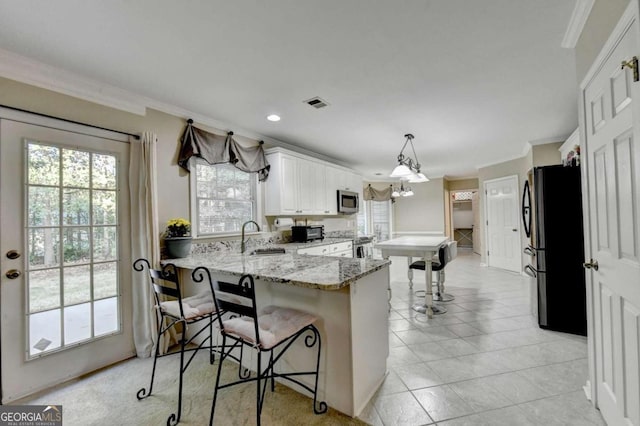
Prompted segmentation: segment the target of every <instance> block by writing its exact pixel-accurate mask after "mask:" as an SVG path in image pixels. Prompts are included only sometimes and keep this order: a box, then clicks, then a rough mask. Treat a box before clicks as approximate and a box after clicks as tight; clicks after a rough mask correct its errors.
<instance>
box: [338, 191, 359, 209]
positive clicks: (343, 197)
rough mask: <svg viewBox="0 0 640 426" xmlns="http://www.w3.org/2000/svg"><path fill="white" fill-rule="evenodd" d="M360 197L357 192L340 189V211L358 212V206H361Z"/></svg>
mask: <svg viewBox="0 0 640 426" xmlns="http://www.w3.org/2000/svg"><path fill="white" fill-rule="evenodd" d="M359 198H360V197H359V196H358V193H357V192H352V191H343V190H342V189H338V213H343V214H354V213H358V207H359V206H360V200H359Z"/></svg>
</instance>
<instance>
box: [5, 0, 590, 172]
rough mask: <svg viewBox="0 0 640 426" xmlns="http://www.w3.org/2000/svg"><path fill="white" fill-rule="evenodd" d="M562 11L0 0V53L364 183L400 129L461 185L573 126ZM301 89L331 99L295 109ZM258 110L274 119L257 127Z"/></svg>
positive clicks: (361, 1)
mask: <svg viewBox="0 0 640 426" xmlns="http://www.w3.org/2000/svg"><path fill="white" fill-rule="evenodd" d="M574 5H575V0H536V1H531V0H401V1H398V0H323V1H314V0H269V1H259V0H254V1H251V0H234V1H224V0H199V1H196V0H192V1H174V0H162V1H158V0H135V1H133V0H113V1H108V2H107V1H104V2H92V1H86V0H74V1H71V0H59V1H50V0H42V1H33V0H22V1H20V2H16V1H12V0H0V48H2V49H5V50H8V51H11V52H14V53H17V54H19V55H22V56H24V57H27V58H31V59H34V60H37V61H40V62H43V63H45V64H48V65H52V66H55V67H58V68H62V69H65V70H69V71H72V72H74V73H78V74H80V75H83V76H86V77H88V78H91V79H94V80H96V81H99V82H103V83H108V84H110V85H114V86H117V87H120V88H122V89H125V90H128V91H131V92H133V93H136V94H139V95H143V96H145V97H149V98H153V99H156V100H158V101H162V102H164V103H167V104H171V105H175V106H177V107H180V108H184V109H186V110H188V111H192V112H193V113H195V114H201V115H203V116H208V117H212V118H215V119H217V120H219V121H222V122H224V123H228V125H229V129H228V130H234V129H233V127H234V126H238V127H239V128H244V129H249V130H251V131H254V132H256V133H258V134H261V135H264V136H267V137H270V138H274V139H277V140H281V141H284V142H287V143H289V144H293V145H296V146H299V147H302V148H305V149H308V150H312V151H315V152H318V153H320V154H323V155H326V156H329V157H333V158H336V159H338V160H341V161H342V162H344V163H346V164H348V165H350V166H352V167H353V168H355V169H356V170H358V171H360V172H362V173H363V175H364V176H365V178H377V179H381V178H386V176H387V175H388V173H390V171H391V169H392V168H393V166H394V165H395V164H394V163H395V157H396V156H397V155H398V152H399V151H400V148H401V147H402V144H403V143H404V137H403V135H404V134H405V133H413V134H414V135H415V140H414V143H415V147H416V151H417V154H418V159H419V160H420V162H421V163H422V164H423V172H425V173H426V174H427V175H428V176H432V177H439V176H443V175H444V176H448V177H451V178H461V177H466V176H473V175H475V174H476V169H477V167H478V166H484V165H487V164H493V163H496V162H500V161H502V160H508V159H512V158H515V157H518V156H520V155H522V154H523V152H524V151H525V146H526V143H527V142H528V141H540V140H549V141H550V140H556V141H560V140H563V137H566V136H567V135H569V134H570V133H571V132H572V131H573V130H574V129H575V128H576V127H577V125H578V119H577V97H576V96H577V83H576V77H575V60H574V53H573V50H572V49H563V48H561V47H560V44H561V42H562V39H563V36H564V33H565V31H566V29H567V25H568V23H569V19H570V17H571V13H572V11H573V8H574ZM314 96H320V97H322V98H323V99H325V100H326V101H328V102H329V104H330V105H329V107H327V108H324V109H320V110H316V109H314V108H312V107H310V106H308V105H306V104H304V103H303V102H302V101H304V100H306V99H308V98H311V97H314ZM271 113H277V114H279V115H281V116H282V120H281V121H280V122H278V123H271V122H268V121H266V119H265V117H266V116H267V115H268V114H271ZM151 130H152V129H151ZM225 130H226V129H225ZM375 173H382V175H381V176H376V175H375Z"/></svg>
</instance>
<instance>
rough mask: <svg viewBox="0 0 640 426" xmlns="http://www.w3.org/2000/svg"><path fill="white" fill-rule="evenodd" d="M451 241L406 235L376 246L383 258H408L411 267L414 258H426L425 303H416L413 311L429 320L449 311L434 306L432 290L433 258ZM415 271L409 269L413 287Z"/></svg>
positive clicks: (438, 237) (429, 236)
mask: <svg viewBox="0 0 640 426" xmlns="http://www.w3.org/2000/svg"><path fill="white" fill-rule="evenodd" d="M448 241H449V237H447V236H445V235H439V236H432V235H428V236H427V235H415V236H413V235H405V236H402V237H398V238H392V239H390V240H386V241H381V242H379V243H376V244H375V248H376V249H378V250H380V251H381V253H382V257H383V258H385V259H388V258H389V257H390V256H403V257H407V260H408V264H409V265H411V263H412V262H413V258H414V257H420V258H424V273H425V278H426V281H425V282H426V289H425V290H426V291H425V295H424V302H423V303H416V304H414V305H413V306H412V309H413V310H414V311H416V312H420V313H422V314H426V315H427V316H428V317H429V318H433V315H439V314H444V313H446V312H447V310H446V309H445V308H444V307H442V306H437V305H434V304H433V289H432V288H431V284H432V283H431V272H432V258H433V256H434V255H435V254H436V253H437V252H438V249H439V248H440V247H441V246H442V245H443V244H445V243H446V242H448ZM412 279H413V271H412V270H411V269H409V283H410V287H412V286H413V283H412ZM389 299H391V287H389Z"/></svg>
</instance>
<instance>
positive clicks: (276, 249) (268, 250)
mask: <svg viewBox="0 0 640 426" xmlns="http://www.w3.org/2000/svg"><path fill="white" fill-rule="evenodd" d="M285 253H286V251H285V249H283V248H279V247H271V248H263V249H256V250H254V251H252V252H251V255H252V256H254V255H265V254H285Z"/></svg>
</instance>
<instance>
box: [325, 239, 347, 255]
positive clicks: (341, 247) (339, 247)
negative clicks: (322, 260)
mask: <svg viewBox="0 0 640 426" xmlns="http://www.w3.org/2000/svg"><path fill="white" fill-rule="evenodd" d="M327 256H332V257H353V242H351V241H347V242H344V243H336V244H331V245H330V246H329V254H328V255H327Z"/></svg>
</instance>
